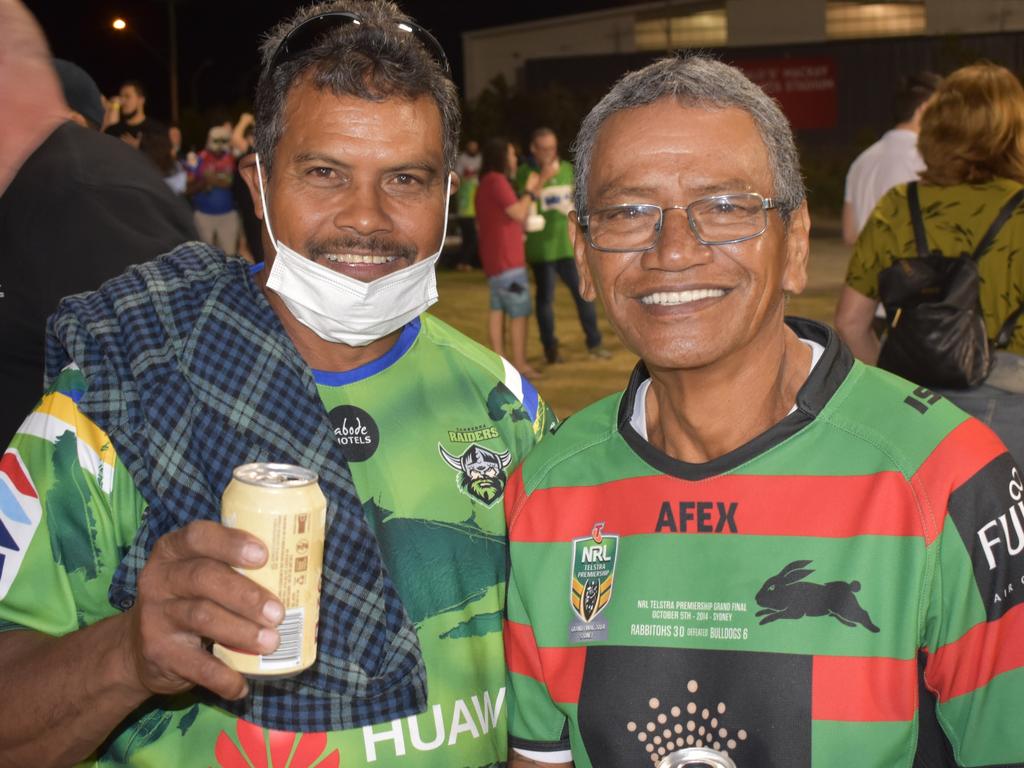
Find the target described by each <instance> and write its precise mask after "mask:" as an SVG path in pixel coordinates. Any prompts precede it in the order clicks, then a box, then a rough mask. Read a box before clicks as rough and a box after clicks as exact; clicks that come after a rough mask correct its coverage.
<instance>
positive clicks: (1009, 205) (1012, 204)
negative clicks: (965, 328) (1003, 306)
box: [971, 189, 1024, 349]
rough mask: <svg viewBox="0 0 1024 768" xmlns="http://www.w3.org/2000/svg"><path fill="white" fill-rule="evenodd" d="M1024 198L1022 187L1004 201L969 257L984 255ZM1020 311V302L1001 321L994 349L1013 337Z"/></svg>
mask: <svg viewBox="0 0 1024 768" xmlns="http://www.w3.org/2000/svg"><path fill="white" fill-rule="evenodd" d="M1022 200H1024V189H1020V190H1018V191H1017V194H1015V195H1014V196H1013V197H1011V198H1010V199H1009V200H1007V201H1006V203H1005V204H1004V205H1003V207H1002V208H1000V209H999V215H998V216H996V220H995V221H993V222H992V225H991V226H990V227H989V228H988V231H987V232H986V233H985V236H984V237H983V238H981V242H980V243H978V247H977V248H975V249H974V253H973V254H971V258H972V259H974V260H975V261H977V260H978V259H980V258H981V257H982V256H984V255H985V251H987V250H988V249H989V248H990V247H991V245H992V241H993V240H994V239H995V237H996V235H997V234H999V230H1000V229H1002V227H1003V224H1005V223H1006V220H1007V219H1009V218H1010V216H1011V215H1013V212H1014V211H1015V210H1016V209H1017V206H1019V205H1020V204H1021V201H1022ZM1021 313H1024V304H1021V305H1020V306H1019V307H1017V309H1015V310H1014V311H1013V312H1011V313H1010V316H1009V317H1008V318H1006V320H1005V321H1004V322H1003V325H1002V327H1001V328H1000V329H999V333H997V334H996V340H995V347H996V349H1005V348H1006V347H1007V346H1008V345H1009V343H1010V339H1011V338H1013V331H1014V329H1015V328H1016V327H1017V321H1018V320H1019V319H1020V316H1021Z"/></svg>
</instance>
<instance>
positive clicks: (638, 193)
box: [597, 178, 750, 203]
mask: <svg viewBox="0 0 1024 768" xmlns="http://www.w3.org/2000/svg"><path fill="white" fill-rule="evenodd" d="M749 186H750V180H749V179H740V178H731V179H725V180H723V181H714V182H706V183H704V184H698V185H697V186H695V187H692V188H691V190H690V191H691V193H692V195H693V197H692V198H691V199H692V200H699V199H701V198H703V197H713V196H715V195H726V194H731V193H736V192H745V191H747V188H748V187H749ZM659 193H660V190H658V189H656V188H654V187H644V186H617V185H612V186H608V187H605V188H604V189H602V190H601V191H600V192H599V193H598V194H597V202H598V203H602V202H604V201H605V200H608V199H616V198H617V199H620V200H623V199H625V200H629V199H643V198H651V197H656V196H657V195H658V194H659Z"/></svg>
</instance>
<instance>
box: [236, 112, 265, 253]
mask: <svg viewBox="0 0 1024 768" xmlns="http://www.w3.org/2000/svg"><path fill="white" fill-rule="evenodd" d="M255 129H256V120H255V118H254V117H253V116H252V113H250V112H243V113H242V115H241V116H240V117H239V118H238V122H237V123H235V127H234V128H233V129H232V131H231V151H232V153H233V154H234V155H235V159H236V161H237V163H238V172H237V173H236V174H235V178H234V181H233V182H232V184H231V194H233V195H234V197H235V209H236V210H237V211H238V215H239V217H240V218H241V221H242V236H241V238H240V240H239V244H238V252H239V255H241V257H242V258H243V259H245V260H246V261H248V262H249V263H251V264H259V263H260V262H262V261H263V238H262V237H261V236H260V229H261V226H262V225H261V224H260V220H259V218H258V217H257V216H256V207H255V206H254V205H253V200H252V195H250V194H249V188H248V187H246V185H245V179H244V178H243V176H242V172H243V170H244V169H246V168H251V167H252V166H253V165H254V164H255V162H256V159H255V154H254V152H253V136H254V135H255Z"/></svg>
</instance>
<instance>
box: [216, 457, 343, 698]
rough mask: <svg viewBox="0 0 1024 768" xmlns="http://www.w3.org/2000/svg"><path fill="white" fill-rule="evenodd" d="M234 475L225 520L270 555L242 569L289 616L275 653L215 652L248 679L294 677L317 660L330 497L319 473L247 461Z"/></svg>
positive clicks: (219, 648)
mask: <svg viewBox="0 0 1024 768" xmlns="http://www.w3.org/2000/svg"><path fill="white" fill-rule="evenodd" d="M232 475H233V476H232V480H231V482H230V483H228V487H227V488H225V489H224V496H223V497H222V499H221V523H223V524H224V525H225V526H227V527H228V528H238V529H240V530H243V531H247V532H248V533H251V534H253V535H254V536H256V537H257V538H258V539H260V540H261V541H262V542H263V543H264V544H265V545H266V547H267V553H268V557H267V562H266V564H265V565H264V566H263V567H262V568H255V569H248V568H239V569H238V572H239V573H242V574H244V575H245V576H248V577H249V578H250V579H252V580H253V581H255V582H256V583H257V584H259V585H260V586H262V587H265V588H267V589H268V590H270V591H271V592H273V593H274V594H275V595H276V596H277V598H278V599H279V600H280V601H281V604H282V605H284V619H283V620H282V621H281V624H280V625H279V626H278V627H277V631H278V633H279V634H280V636H281V642H280V643H279V645H278V647H277V650H276V651H274V652H273V653H271V654H268V655H266V656H262V655H260V654H253V653H245V652H244V651H239V650H236V649H231V648H226V647H224V646H222V645H220V644H218V643H215V644H214V646H213V654H214V656H216V657H217V658H218V659H220V660H221V661H223V662H224V663H225V664H227V665H228V666H229V667H231V668H232V669H234V670H237V671H238V672H241V673H242V674H243V675H246V676H248V677H265V678H267V677H289V676H291V675H295V674H298V673H299V672H301V671H302V670H304V669H307V668H308V667H310V666H311V665H312V664H313V662H314V661H316V632H317V622H318V621H319V618H320V575H321V572H322V571H323V561H324V532H325V528H326V525H327V500H326V499H325V498H324V494H323V492H322V491H321V490H320V486H319V485H318V483H317V480H318V478H317V475H316V473H315V472H311V471H310V470H308V469H303V468H302V467H296V466H293V465H291V464H243V465H242V466H240V467H236V468H235V471H234V472H233V473H232Z"/></svg>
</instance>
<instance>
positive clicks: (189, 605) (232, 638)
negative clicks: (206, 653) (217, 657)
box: [165, 599, 280, 654]
mask: <svg viewBox="0 0 1024 768" xmlns="http://www.w3.org/2000/svg"><path fill="white" fill-rule="evenodd" d="M165 611H166V612H167V615H168V618H170V620H171V621H172V623H173V624H174V626H176V627H178V628H179V629H183V630H185V631H187V632H189V633H190V634H193V635H197V636H198V637H202V638H206V639H208V640H212V641H214V642H216V643H220V644H221V645H224V646H226V647H228V648H233V649H237V650H239V651H243V652H245V653H252V654H269V653H272V652H273V651H274V650H276V649H277V645H278V643H279V642H280V638H279V637H278V634H277V630H275V629H272V628H270V627H266V626H261V625H260V624H257V623H255V622H253V621H249V620H248V619H245V618H243V617H241V616H239V615H238V614H236V613H232V612H231V611H229V610H227V609H226V608H224V607H223V606H221V605H218V604H217V603H215V602H214V601H212V600H204V599H199V600H185V599H180V600H171V601H168V603H167V604H166V607H165Z"/></svg>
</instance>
